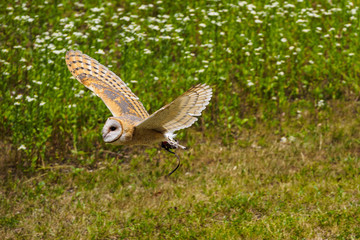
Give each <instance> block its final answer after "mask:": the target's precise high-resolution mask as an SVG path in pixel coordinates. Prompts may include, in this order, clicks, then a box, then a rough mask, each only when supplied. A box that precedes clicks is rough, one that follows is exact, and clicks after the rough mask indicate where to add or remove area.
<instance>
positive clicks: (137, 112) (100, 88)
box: [65, 50, 149, 119]
mask: <svg viewBox="0 0 360 240" xmlns="http://www.w3.org/2000/svg"><path fill="white" fill-rule="evenodd" d="M65 60H66V64H67V66H68V68H69V70H70V72H71V73H72V75H73V76H74V77H75V78H76V79H77V80H78V81H79V82H81V83H82V84H83V85H85V86H86V87H87V88H89V89H90V90H91V91H93V92H94V93H95V94H96V95H97V96H98V97H100V98H101V99H102V100H103V101H104V103H105V105H106V106H107V107H108V108H109V110H110V111H111V113H112V114H113V116H114V117H120V116H123V115H133V116H136V117H138V118H140V119H146V118H147V117H148V116H149V114H148V113H147V111H146V110H145V108H144V106H143V105H142V103H141V102H140V101H139V98H138V97H137V96H136V95H135V94H134V93H133V92H131V90H130V88H129V87H127V86H126V84H125V83H124V82H123V81H122V80H121V79H120V78H119V77H118V76H116V75H115V73H113V72H112V71H110V70H109V69H108V68H107V67H105V66H103V65H102V64H100V63H99V62H98V61H96V60H95V59H93V58H91V57H89V56H88V55H86V54H83V53H82V52H80V51H73V50H70V51H68V52H67V53H66V58H65Z"/></svg>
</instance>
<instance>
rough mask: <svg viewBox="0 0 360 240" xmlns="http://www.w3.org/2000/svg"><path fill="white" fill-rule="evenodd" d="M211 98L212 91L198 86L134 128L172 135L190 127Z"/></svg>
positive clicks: (202, 85)
mask: <svg viewBox="0 0 360 240" xmlns="http://www.w3.org/2000/svg"><path fill="white" fill-rule="evenodd" d="M211 96H212V89H211V88H210V87H209V86H208V85H206V84H198V85H196V86H194V87H192V88H190V89H189V90H188V91H186V92H185V93H184V94H183V95H181V96H180V97H178V98H177V99H176V100H174V101H173V102H171V103H170V104H168V105H166V106H164V107H162V108H161V109H159V110H158V111H156V112H155V113H153V114H152V115H150V116H149V117H148V118H147V119H145V120H143V121H142V122H140V123H139V124H138V125H137V126H136V128H145V129H154V130H156V131H159V132H163V133H173V132H174V131H177V130H180V129H183V128H187V127H190V126H191V125H192V124H193V123H194V122H195V121H196V120H197V116H200V115H201V112H202V111H203V110H204V109H205V107H206V106H207V105H208V104H209V101H210V99H211Z"/></svg>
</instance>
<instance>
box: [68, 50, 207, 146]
mask: <svg viewBox="0 0 360 240" xmlns="http://www.w3.org/2000/svg"><path fill="white" fill-rule="evenodd" d="M65 60H66V64H67V66H68V69H69V70H70V72H71V73H72V75H73V76H74V77H75V78H76V79H77V80H78V81H79V82H80V83H82V84H83V85H85V86H86V87H87V88H89V89H90V90H91V91H93V92H94V93H95V94H96V95H97V96H98V97H100V98H101V99H102V100H103V102H104V103H105V105H106V106H107V107H108V108H109V110H110V111H111V113H112V114H113V117H110V118H108V119H107V121H106V123H105V125H104V127H103V129H102V136H103V139H104V141H105V142H106V143H110V144H115V145H151V144H153V143H156V142H161V141H164V140H165V141H167V142H168V143H169V144H170V145H171V147H173V148H176V147H182V146H181V145H179V144H178V143H177V141H175V140H174V137H175V134H174V132H175V131H178V130H180V129H184V128H187V127H190V126H191V125H192V124H193V123H194V122H195V121H196V120H197V117H198V116H200V115H201V112H202V111H203V110H204V109H205V107H206V106H207V105H208V104H209V101H210V99H211V96H212V89H211V88H210V87H209V86H208V85H206V84H198V85H196V86H194V87H192V88H190V89H189V90H188V91H186V92H185V93H184V94H182V95H181V96H180V97H178V98H177V99H175V100H174V101H173V102H171V103H170V104H168V105H166V106H164V107H162V108H160V109H159V110H158V111H156V112H154V113H153V114H151V115H149V113H148V112H147V111H146V110H145V108H144V106H143V104H142V103H141V102H140V101H139V98H138V97H137V96H136V95H135V94H134V93H133V92H131V90H130V88H129V87H128V86H127V85H126V84H125V83H124V82H123V81H122V80H121V79H120V78H119V77H118V76H117V75H116V74H115V73H113V72H112V71H110V70H109V69H108V68H106V67H105V66H103V65H102V64H100V63H99V62H98V61H96V60H95V59H93V58H91V57H89V56H88V55H86V54H83V53H82V52H80V51H73V50H70V51H68V52H67V53H66V57H65ZM183 148H184V147H183Z"/></svg>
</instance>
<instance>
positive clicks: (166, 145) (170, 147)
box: [161, 141, 180, 177]
mask: <svg viewBox="0 0 360 240" xmlns="http://www.w3.org/2000/svg"><path fill="white" fill-rule="evenodd" d="M161 147H162V148H164V149H165V150H166V151H168V152H169V153H172V154H174V155H175V156H176V158H177V160H178V164H177V166H176V168H175V169H174V170H172V171H171V172H170V173H169V174H168V175H167V176H168V177H170V175H171V174H173V173H174V172H175V171H176V170H177V169H178V168H179V167H180V157H179V156H178V155H177V154H176V153H175V152H173V151H171V150H170V149H175V148H176V147H175V146H173V145H171V144H170V143H168V142H166V141H164V142H161Z"/></svg>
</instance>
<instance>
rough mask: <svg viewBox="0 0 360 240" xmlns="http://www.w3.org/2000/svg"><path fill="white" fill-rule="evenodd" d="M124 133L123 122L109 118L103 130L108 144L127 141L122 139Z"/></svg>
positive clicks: (103, 135)
mask: <svg viewBox="0 0 360 240" xmlns="http://www.w3.org/2000/svg"><path fill="white" fill-rule="evenodd" d="M123 133H124V127H123V123H122V121H121V120H120V119H117V118H114V117H110V118H108V119H107V121H106V122H105V125H104V127H103V129H102V137H103V139H104V142H106V143H115V142H122V141H124V140H125V139H122V136H123V135H124V134H123ZM123 137H124V136H123Z"/></svg>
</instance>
